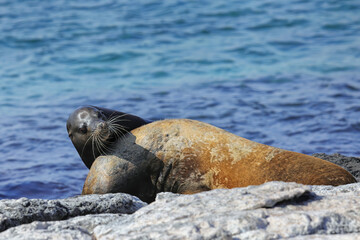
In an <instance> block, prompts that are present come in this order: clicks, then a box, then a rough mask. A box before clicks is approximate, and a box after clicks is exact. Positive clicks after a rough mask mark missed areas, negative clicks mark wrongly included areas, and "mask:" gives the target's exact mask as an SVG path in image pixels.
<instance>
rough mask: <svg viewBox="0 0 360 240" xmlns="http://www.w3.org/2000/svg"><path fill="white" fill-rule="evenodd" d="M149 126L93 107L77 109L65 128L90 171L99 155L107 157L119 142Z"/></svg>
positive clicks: (136, 119)
mask: <svg viewBox="0 0 360 240" xmlns="http://www.w3.org/2000/svg"><path fill="white" fill-rule="evenodd" d="M147 123H150V121H146V120H144V119H142V118H140V117H137V116H134V115H131V114H127V113H123V112H118V111H115V110H111V109H106V108H100V107H95V106H86V107H81V108H78V109H76V110H75V111H74V112H73V113H72V114H71V115H70V116H69V118H68V120H67V123H66V128H67V131H68V134H69V137H70V139H71V141H72V143H73V144H74V147H75V148H76V150H77V152H78V153H79V155H80V157H81V159H82V161H83V162H84V163H85V165H86V166H87V167H88V168H89V169H90V167H91V165H92V163H93V162H94V161H95V159H96V158H97V157H98V156H100V155H108V154H109V153H111V152H112V151H113V145H114V143H115V142H116V140H118V139H119V138H121V137H123V136H124V135H125V134H127V133H128V132H130V131H131V130H133V129H135V128H138V127H140V126H142V125H145V124H147Z"/></svg>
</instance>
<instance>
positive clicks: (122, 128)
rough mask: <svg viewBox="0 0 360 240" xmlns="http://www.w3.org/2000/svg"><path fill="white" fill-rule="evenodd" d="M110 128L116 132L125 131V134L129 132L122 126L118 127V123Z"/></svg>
mask: <svg viewBox="0 0 360 240" xmlns="http://www.w3.org/2000/svg"><path fill="white" fill-rule="evenodd" d="M111 127H113V128H115V129H117V130H121V131H125V132H127V133H129V131H128V130H127V129H126V128H125V127H123V126H122V125H120V124H118V123H114V124H112V125H111Z"/></svg>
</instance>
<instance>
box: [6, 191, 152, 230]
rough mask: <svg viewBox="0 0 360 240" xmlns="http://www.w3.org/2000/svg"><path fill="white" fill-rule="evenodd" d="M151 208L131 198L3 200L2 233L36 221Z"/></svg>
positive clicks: (97, 197) (82, 197)
mask: <svg viewBox="0 0 360 240" xmlns="http://www.w3.org/2000/svg"><path fill="white" fill-rule="evenodd" d="M145 205H147V204H146V203H144V202H142V201H140V200H139V199H138V198H137V197H133V196H131V195H128V194H122V193H118V194H106V195H87V196H77V197H73V198H67V199H59V200H41V199H27V198H20V199H17V200H0V231H4V230H6V229H8V228H10V227H14V226H18V225H21V224H24V223H30V222H33V221H55V220H64V219H68V218H71V217H75V216H82V215H86V214H97V213H126V214H129V213H133V212H135V211H136V210H138V209H139V208H141V207H143V206H145Z"/></svg>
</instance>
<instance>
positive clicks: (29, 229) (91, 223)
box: [0, 213, 119, 240]
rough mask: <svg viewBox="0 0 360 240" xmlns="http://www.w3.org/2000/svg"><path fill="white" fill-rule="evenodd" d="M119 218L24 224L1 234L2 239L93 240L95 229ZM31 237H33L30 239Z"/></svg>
mask: <svg viewBox="0 0 360 240" xmlns="http://www.w3.org/2000/svg"><path fill="white" fill-rule="evenodd" d="M118 217H119V214H109V213H108V214H94V215H86V216H80V217H74V218H71V219H68V220H64V221H55V222H39V221H35V222H32V223H30V224H24V225H21V226H18V227H14V228H10V229H8V230H6V231H5V232H2V233H0V239H4V240H5V239H17V240H22V239H24V240H25V239H29V238H31V239H48V240H50V239H83V240H87V239H89V240H91V239H93V238H92V234H93V229H94V228H95V227H96V226H98V225H105V224H108V223H110V222H112V221H114V220H116V219H117V218H118ZM30 236H31V237H30Z"/></svg>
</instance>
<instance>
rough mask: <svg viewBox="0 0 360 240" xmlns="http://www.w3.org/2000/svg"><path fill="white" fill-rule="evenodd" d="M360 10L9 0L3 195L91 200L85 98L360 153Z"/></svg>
mask: <svg viewBox="0 0 360 240" xmlns="http://www.w3.org/2000/svg"><path fill="white" fill-rule="evenodd" d="M359 12H360V2H359V1H358V0H326V1H325V0H311V1H310V0H279V1H271V0H255V1H250V0H248V1H236V0H227V1H211V0H200V1H182V0H171V1H142V0H140V1H129V0H123V1H112V0H100V1H67V0H57V1H40V0H29V1H21V0H5V1H4V0H0V116H1V117H0V126H1V127H0V164H1V167H0V198H19V197H29V198H46V199H54V198H65V197H68V196H73V195H77V194H79V193H80V192H81V189H82V184H83V182H84V180H85V177H86V175H87V172H88V170H87V168H86V167H85V165H84V164H83V163H82V161H81V159H80V157H79V156H78V154H77V152H76V151H75V148H74V147H73V146H72V144H71V142H70V140H69V139H68V137H67V132H66V128H65V124H66V120H67V117H68V116H69V114H70V113H71V112H72V111H73V110H74V109H75V108H77V107H79V106H81V105H87V104H92V105H96V106H102V107H107V108H112V109H117V110H119V111H123V112H128V113H132V114H135V115H138V116H141V117H144V118H147V119H152V120H157V119H164V118H191V119H197V120H201V121H204V122H208V123H211V124H213V125H216V126H218V127H221V128H224V129H226V130H228V131H230V132H232V133H235V134H237V135H240V136H242V137H245V138H248V139H251V140H254V141H257V142H260V143H265V144H269V145H272V146H276V147H280V148H285V149H288V150H292V151H297V152H302V153H305V154H312V153H319V152H325V153H328V154H331V153H335V152H339V153H342V154H345V155H350V156H359V155H360V148H359V146H360V144H359V136H360V14H359Z"/></svg>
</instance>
